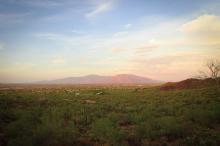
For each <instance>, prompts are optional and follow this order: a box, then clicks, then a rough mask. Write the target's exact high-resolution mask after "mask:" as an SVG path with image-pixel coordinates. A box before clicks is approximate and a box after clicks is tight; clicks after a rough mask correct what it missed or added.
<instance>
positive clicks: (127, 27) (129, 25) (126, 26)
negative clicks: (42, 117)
mask: <svg viewBox="0 0 220 146" xmlns="http://www.w3.org/2000/svg"><path fill="white" fill-rule="evenodd" d="M131 26H132V24H130V23H128V24H126V25H125V26H124V27H125V28H126V29H129V28H131Z"/></svg>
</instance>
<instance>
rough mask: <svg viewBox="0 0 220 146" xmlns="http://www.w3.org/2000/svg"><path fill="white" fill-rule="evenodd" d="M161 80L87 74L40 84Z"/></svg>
mask: <svg viewBox="0 0 220 146" xmlns="http://www.w3.org/2000/svg"><path fill="white" fill-rule="evenodd" d="M159 82H160V81H157V80H153V79H150V78H146V77H141V76H137V75H132V74H118V75H114V76H101V75H87V76H80V77H67V78H62V79H56V80H45V81H39V82H37V83H40V84H153V83H159Z"/></svg>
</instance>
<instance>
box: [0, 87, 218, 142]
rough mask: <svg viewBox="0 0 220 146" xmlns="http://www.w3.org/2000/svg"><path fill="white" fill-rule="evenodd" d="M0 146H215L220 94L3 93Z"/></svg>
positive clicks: (148, 90) (121, 90) (134, 90)
mask: <svg viewBox="0 0 220 146" xmlns="http://www.w3.org/2000/svg"><path fill="white" fill-rule="evenodd" d="M0 145H2V146H6V145H7V146H101V145H103V146H110V145H112V146H142V145H143V146H148V145H149V146H166V145H172V146H185V145H186V146H218V145H220V89H219V88H218V87H214V86H213V87H206V88H200V89H186V90H169V91H164V90H160V88H159V87H138V86H117V87H114V86H89V87H88V86H78V87H77V86H63V87H57V86H56V87H50V88H48V87H42V88H41V87H37V88H34V87H33V88H32V87H27V88H23V87H22V88H14V89H10V88H2V89H1V90H0Z"/></svg>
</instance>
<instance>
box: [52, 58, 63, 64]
mask: <svg viewBox="0 0 220 146" xmlns="http://www.w3.org/2000/svg"><path fill="white" fill-rule="evenodd" d="M65 62H66V60H65V59H64V58H63V57H61V56H56V57H54V58H53V59H52V60H51V63H53V64H64V63H65Z"/></svg>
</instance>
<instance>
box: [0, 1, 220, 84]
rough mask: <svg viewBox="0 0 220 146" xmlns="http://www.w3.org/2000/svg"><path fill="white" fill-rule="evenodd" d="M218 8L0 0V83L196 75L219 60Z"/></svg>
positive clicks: (204, 3)
mask: <svg viewBox="0 0 220 146" xmlns="http://www.w3.org/2000/svg"><path fill="white" fill-rule="evenodd" d="M219 7H220V1H219V0H194V1H193V2H192V1H190V0H178V1H175V0H137V1H134V0H0V82H29V81H36V80H44V79H55V78H61V77H67V76H78V75H87V74H101V75H113V74H118V73H131V74H137V75H142V76H146V77H152V78H155V79H158V80H169V81H177V80H181V79H185V78H188V77H192V76H195V75H196V74H197V72H198V70H200V69H203V63H204V61H205V60H207V59H209V58H218V57H220V56H219V55H220V48H219V45H220V35H219V34H220V33H219V32H220V10H219V9H218V8H219ZM195 66H196V67H195Z"/></svg>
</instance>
